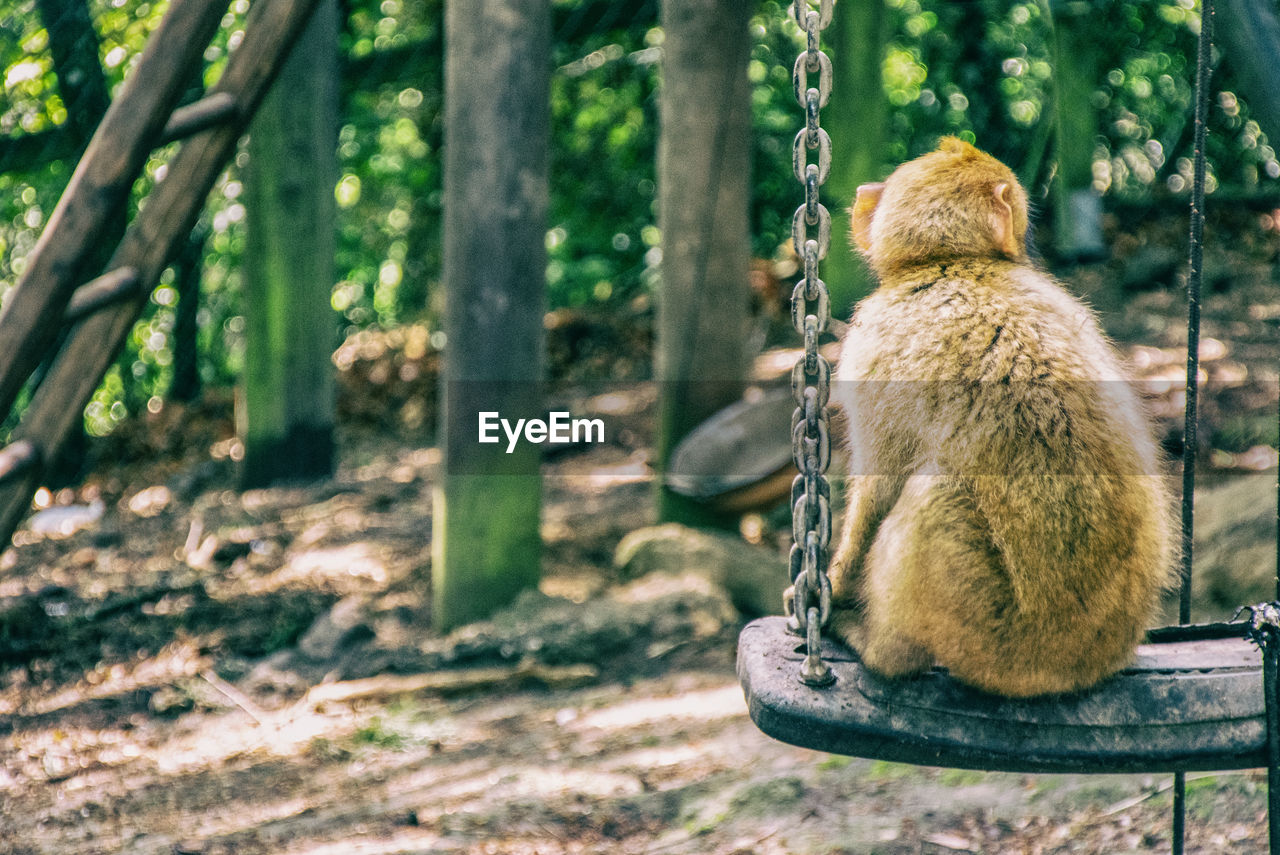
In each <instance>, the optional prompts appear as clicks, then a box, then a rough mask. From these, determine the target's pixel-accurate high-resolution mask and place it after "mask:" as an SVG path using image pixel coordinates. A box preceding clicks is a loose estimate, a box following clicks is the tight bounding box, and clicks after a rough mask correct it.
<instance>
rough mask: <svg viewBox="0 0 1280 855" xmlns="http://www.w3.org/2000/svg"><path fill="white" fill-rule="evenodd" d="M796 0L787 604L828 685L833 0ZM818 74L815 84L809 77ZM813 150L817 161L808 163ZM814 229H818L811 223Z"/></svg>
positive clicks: (816, 680) (819, 678)
mask: <svg viewBox="0 0 1280 855" xmlns="http://www.w3.org/2000/svg"><path fill="white" fill-rule="evenodd" d="M810 2H811V0H794V5H793V6H792V9H791V12H792V17H793V18H794V19H795V22H796V23H797V24H799V25H800V28H801V29H802V30H804V32H805V34H806V36H807V44H806V47H805V49H804V50H803V51H802V52H801V53H800V55H799V56H798V57H796V63H795V66H794V67H793V68H792V71H791V82H792V86H793V87H794V89H795V95H796V100H797V101H798V102H799V103H800V106H801V107H802V108H804V114H805V126H804V128H803V129H801V131H800V132H799V133H798V134H796V139H795V143H794V144H793V146H792V168H793V171H794V172H795V176H796V180H797V181H799V182H800V184H801V185H802V186H803V187H804V204H803V205H801V206H800V207H799V208H796V212H795V215H794V216H793V217H792V218H791V240H792V242H793V243H794V244H795V250H796V255H797V256H798V257H800V258H802V259H804V278H803V279H802V280H800V281H799V282H797V283H796V287H795V290H794V291H792V293H791V323H792V325H793V326H794V327H795V328H796V332H798V333H800V334H801V335H802V336H804V356H803V357H801V358H800V359H799V360H797V361H796V365H795V368H794V369H793V370H792V372H791V392H792V395H794V396H795V400H796V410H795V412H794V413H793V414H792V416H791V456H792V458H793V459H794V460H795V464H796V468H797V469H799V470H800V474H799V475H797V476H796V478H795V480H794V481H792V482H791V533H792V537H793V539H794V541H795V542H794V543H793V544H792V546H791V582H792V589H793V591H794V595H793V597H792V599H791V601H790V602H788V603H787V604H786V610H787V613H788V614H789V615H790V616H791V618H792V621H791V627H792V629H793V630H794V631H795V632H797V633H798V634H801V635H803V636H804V637H805V642H806V650H807V655H806V656H805V660H804V665H803V666H802V667H801V669H800V679H801V680H802V681H804V682H805V683H806V684H808V685H810V686H827V685H830V684H831V683H832V682H833V681H834V680H835V674H834V673H833V672H832V670H831V668H830V667H829V666H828V665H827V663H826V662H823V661H822V653H821V641H822V639H821V633H822V628H823V627H825V626H826V625H827V621H828V620H829V619H830V617H831V580H830V579H829V578H828V576H827V561H828V557H829V553H830V550H829V547H830V543H831V486H830V485H829V484H828V483H827V476H826V472H827V467H828V466H829V465H830V463H831V432H830V427H829V424H830V423H829V421H828V418H827V400H828V398H829V397H830V395H831V364H830V363H828V362H827V360H825V359H824V358H823V357H822V354H820V353H819V352H818V338H819V336H821V335H822V333H823V332H824V331H825V330H826V328H827V322H828V321H830V319H831V298H830V296H829V295H828V293H827V286H826V283H824V282H823V281H822V280H821V279H819V278H818V262H819V261H821V260H822V259H823V258H824V257H825V256H826V254H827V249H828V248H829V247H830V245H831V213H830V212H829V211H828V210H827V209H826V207H825V206H823V204H822V203H821V202H820V201H818V188H819V187H820V186H821V185H822V183H823V182H824V181H826V180H827V175H828V174H829V173H830V172H831V137H830V136H828V135H827V132H826V131H824V130H823V129H822V126H821V123H820V121H819V110H821V109H822V107H824V106H826V103H827V100H828V99H829V98H830V97H831V77H832V74H831V58H830V57H829V56H827V55H826V54H825V53H823V52H822V50H821V49H820V47H819V38H820V35H821V32H822V30H823V29H824V28H826V26H827V25H828V24H829V23H831V13H832V6H833V0H819V3H818V9H816V10H815V9H812V8H810ZM810 74H817V76H818V79H817V83H818V85H817V86H816V87H811V86H810V85H809V75H810ZM810 152H816V153H817V155H816V159H817V162H816V163H810V162H809V157H810ZM810 229H816V235H812V236H811V235H810V233H809V230H810Z"/></svg>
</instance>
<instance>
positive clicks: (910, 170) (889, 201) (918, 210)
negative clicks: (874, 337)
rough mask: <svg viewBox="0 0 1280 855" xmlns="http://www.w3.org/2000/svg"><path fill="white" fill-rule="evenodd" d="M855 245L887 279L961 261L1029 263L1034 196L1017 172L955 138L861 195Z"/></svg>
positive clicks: (855, 220) (857, 204) (945, 140)
mask: <svg viewBox="0 0 1280 855" xmlns="http://www.w3.org/2000/svg"><path fill="white" fill-rule="evenodd" d="M852 215H853V240H854V242H855V243H856V244H857V246H858V248H859V249H860V250H862V252H863V254H864V255H866V257H867V259H868V260H869V261H870V263H871V266H872V268H873V269H874V270H875V271H876V273H878V274H879V275H880V276H881V278H884V277H885V276H887V275H889V274H891V273H892V272H893V271H894V270H898V269H901V268H903V267H906V266H909V265H914V264H923V263H931V262H942V261H947V260H948V259H959V258H1007V259H1009V260H1011V261H1025V260H1026V258H1027V194H1026V191H1024V190H1023V189H1022V186H1021V185H1020V184H1019V183H1018V179H1017V176H1015V175H1014V174H1013V170H1011V169H1009V167H1007V166H1005V165H1004V164H1003V163H1001V162H1000V161H998V160H996V159H995V158H994V157H992V156H991V155H989V154H987V153H986V152H983V151H979V150H978V149H976V148H974V147H973V146H971V145H969V143H967V142H964V141H963V140H959V139H956V138H955V137H944V138H943V139H942V141H941V142H940V143H939V144H938V149H937V151H933V152H930V153H929V154H926V155H923V156H921V157H917V158H916V159H915V160H911V161H908V162H906V163H904V164H902V165H901V166H899V167H898V168H897V169H895V170H894V171H893V174H892V175H890V176H889V177H888V178H887V179H886V180H885V181H884V183H882V184H864V185H862V186H861V187H859V188H858V199H857V201H856V202H855V203H854V205H853V209H852Z"/></svg>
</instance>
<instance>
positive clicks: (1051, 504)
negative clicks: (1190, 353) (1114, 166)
mask: <svg viewBox="0 0 1280 855" xmlns="http://www.w3.org/2000/svg"><path fill="white" fill-rule="evenodd" d="M851 218H852V227H851V240H852V242H853V243H855V244H856V247H857V249H858V250H860V251H861V252H862V254H863V255H864V257H865V258H866V259H867V262H868V265H869V267H870V268H871V270H872V272H873V273H874V275H875V277H876V279H877V280H878V286H877V287H876V289H875V290H874V291H872V293H871V294H869V295H868V296H867V297H865V298H864V299H862V300H861V301H860V302H859V304H858V305H857V307H856V309H855V310H854V313H853V316H852V320H851V321H850V324H849V326H848V328H847V332H846V333H845V336H844V339H843V341H842V344H841V351H840V357H839V362H838V366H837V368H836V371H835V375H834V376H835V383H834V384H833V386H834V388H833V390H832V398H833V400H834V401H835V402H836V404H837V405H838V406H839V407H840V408H841V409H842V410H843V411H844V414H845V418H846V427H845V440H846V445H847V452H848V460H849V478H848V482H847V483H848V488H847V497H846V503H845V505H846V507H845V514H844V519H843V522H842V525H841V528H842V532H841V538H840V542H839V546H838V548H837V549H836V550H835V551H834V554H833V555H832V557H831V561H830V570H829V572H830V580H831V587H832V602H833V610H832V614H831V618H830V628H831V631H832V632H833V633H834V634H835V635H836V636H837V637H839V638H840V639H842V640H843V641H845V642H846V643H847V644H848V645H849V646H850V647H852V648H853V649H855V650H856V651H857V652H858V654H859V656H860V658H861V661H862V662H863V664H864V665H865V666H866V667H867V668H869V669H870V670H872V671H873V672H876V673H878V674H881V675H883V676H886V677H891V678H894V677H905V676H908V675H912V674H916V673H918V672H921V671H924V670H927V669H929V668H931V667H933V666H935V665H936V666H941V667H943V668H945V669H947V671H948V672H949V673H950V675H951V676H952V677H954V678H955V679H957V680H959V681H960V682H962V683H965V684H967V685H969V686H972V687H974V688H977V689H979V690H982V691H985V692H989V693H993V694H997V695H1003V696H1007V697H1031V696H1037V695H1045V694H1056V693H1066V692H1073V691H1077V690H1083V689H1085V688H1087V687H1089V686H1092V685H1094V684H1096V683H1098V682H1099V681H1101V680H1103V679H1104V678H1106V677H1107V676H1109V675H1111V674H1114V673H1115V672H1117V671H1119V670H1120V669H1122V668H1123V667H1125V666H1126V665H1127V664H1128V663H1129V662H1130V661H1131V658H1132V656H1133V653H1134V650H1135V648H1136V647H1137V645H1138V643H1139V641H1140V640H1141V638H1142V635H1143V633H1144V630H1145V628H1146V626H1147V621H1148V619H1149V618H1150V617H1151V615H1152V613H1153V612H1154V611H1155V609H1156V608H1157V606H1158V603H1159V599H1160V597H1161V595H1162V594H1163V592H1164V591H1165V590H1167V589H1168V588H1169V587H1171V586H1172V584H1173V577H1174V571H1173V560H1174V546H1173V537H1172V518H1173V515H1172V503H1171V501H1170V496H1169V491H1168V486H1167V484H1166V482H1165V480H1164V478H1163V477H1162V475H1161V473H1160V466H1161V458H1160V453H1159V451H1158V447H1157V445H1156V442H1155V440H1154V439H1153V431H1152V428H1151V426H1150V424H1149V422H1148V419H1147V416H1146V414H1145V413H1144V412H1143V409H1142V405H1141V401H1140V400H1139V398H1138V396H1137V394H1136V392H1135V391H1134V390H1133V389H1132V388H1131V387H1130V386H1129V384H1128V383H1127V382H1125V373H1124V370H1123V362H1122V358H1121V357H1120V355H1119V353H1118V352H1117V351H1116V349H1115V348H1114V346H1113V345H1112V344H1111V343H1110V342H1109V341H1108V340H1107V338H1106V337H1105V336H1104V334H1103V332H1102V330H1101V328H1100V326H1099V324H1098V321H1097V319H1096V318H1095V316H1094V315H1093V313H1092V311H1091V310H1090V309H1089V308H1087V307H1086V306H1085V305H1084V304H1083V303H1082V302H1081V301H1080V300H1078V299H1076V298H1075V297H1073V296H1071V295H1070V294H1068V292H1067V291H1066V290H1065V289H1064V288H1063V287H1062V285H1060V284H1059V283H1058V282H1057V281H1055V280H1054V279H1053V278H1052V277H1051V276H1050V275H1049V274H1048V273H1046V272H1044V271H1043V270H1042V269H1040V268H1039V267H1038V266H1037V265H1035V264H1033V263H1032V261H1031V260H1030V257H1029V255H1028V250H1027V224H1028V201H1027V194H1026V191H1025V190H1024V189H1023V188H1022V186H1021V185H1020V184H1019V183H1018V179H1017V177H1016V176H1015V175H1014V173H1013V172H1012V170H1010V169H1009V168H1008V167H1007V166H1005V165H1004V164H1003V163H1001V162H1000V161H999V160H997V159H996V158H994V157H992V156H991V155H989V154H987V153H985V152H982V151H980V150H979V149H977V148H975V147H974V146H972V145H970V144H969V143H967V142H964V141H962V140H960V139H957V138H954V137H948V138H944V139H943V140H941V142H940V144H939V146H938V148H937V150H935V151H933V152H931V153H928V154H925V155H923V156H922V157H919V158H916V159H915V160H911V161H908V162H906V163H904V164H902V165H901V166H899V167H898V168H897V169H896V170H895V171H894V172H893V173H892V174H891V175H890V176H889V177H888V178H887V179H886V180H885V181H884V182H883V183H880V184H866V185H863V186H862V187H860V188H858V192H857V197H856V201H855V203H854V205H853V207H852V209H851Z"/></svg>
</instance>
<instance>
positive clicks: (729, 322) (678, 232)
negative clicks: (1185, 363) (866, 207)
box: [656, 0, 751, 523]
mask: <svg viewBox="0 0 1280 855" xmlns="http://www.w3.org/2000/svg"><path fill="white" fill-rule="evenodd" d="M749 14H750V4H748V3H741V2H737V0H665V2H663V4H662V27H663V31H664V33H665V40H664V42H663V66H662V93H661V101H660V102H659V116H660V119H661V136H660V137H659V141H658V187H659V191H658V206H659V208H658V220H659V225H660V226H661V229H662V293H661V299H660V300H659V303H658V348H657V354H656V363H657V364H656V374H657V378H658V382H659V384H660V391H659V395H660V399H659V405H658V408H659V415H658V418H659V422H658V448H657V459H658V462H659V466H660V469H661V470H664V471H665V469H666V464H667V461H668V460H669V459H670V457H671V453H672V451H673V449H674V448H675V446H676V444H677V443H679V441H680V440H681V439H682V438H683V437H684V436H685V434H687V433H689V431H690V430H692V429H693V428H694V427H696V426H697V425H698V424H699V423H701V422H702V421H703V420H705V419H706V418H707V417H708V416H710V415H712V414H713V413H715V412H716V411H717V410H719V409H721V408H722V407H724V406H727V405H728V404H730V403H732V402H734V401H736V400H737V399H738V397H739V396H740V395H741V394H742V389H743V384H744V378H745V376H746V371H747V361H748V354H747V353H746V332H747V308H748V267H749V266H750V262H751V257H750V256H751V245H750V233H749V225H748V206H749V202H750V198H751V193H750V172H751V168H750V167H751V90H750V86H749V85H748V80H747V60H748V56H749V54H750V48H751V41H750V38H749V34H748V31H747V22H748V20H749ZM657 496H658V514H659V516H660V517H661V518H662V519H664V520H675V521H680V522H694V523H698V522H703V523H715V522H719V520H717V519H715V517H714V515H712V514H709V513H708V512H706V511H705V509H704V508H703V507H702V506H700V505H698V504H696V503H693V502H691V501H689V500H687V499H684V498H683V497H681V496H678V495H676V494H674V493H672V492H671V491H669V490H667V489H666V488H665V487H664V486H662V484H661V479H660V482H659V486H658V490H657Z"/></svg>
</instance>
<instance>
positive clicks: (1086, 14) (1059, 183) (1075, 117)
mask: <svg viewBox="0 0 1280 855" xmlns="http://www.w3.org/2000/svg"><path fill="white" fill-rule="evenodd" d="M1050 7H1051V9H1052V14H1053V49H1054V57H1053V62H1054V69H1053V86H1054V112H1055V119H1056V127H1057V146H1056V149H1057V160H1058V174H1057V178H1056V179H1055V180H1054V189H1053V250H1054V254H1055V255H1057V256H1058V257H1060V258H1062V259H1063V260H1065V261H1072V262H1074V261H1089V260H1092V259H1097V258H1099V257H1102V256H1104V255H1105V254H1106V247H1105V246H1104V245H1103V242H1102V196H1101V195H1100V194H1099V193H1098V191H1096V190H1094V189H1093V149H1094V140H1095V139H1096V138H1097V136H1098V118H1097V111H1096V110H1094V108H1093V102H1092V99H1093V91H1094V89H1095V88H1096V87H1097V85H1098V78H1099V76H1100V75H1101V73H1102V58H1101V55H1100V49H1099V43H1098V39H1097V36H1096V34H1095V33H1094V31H1093V19H1092V7H1091V6H1090V4H1089V3H1087V2H1083V0H1054V2H1052V3H1050Z"/></svg>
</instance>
